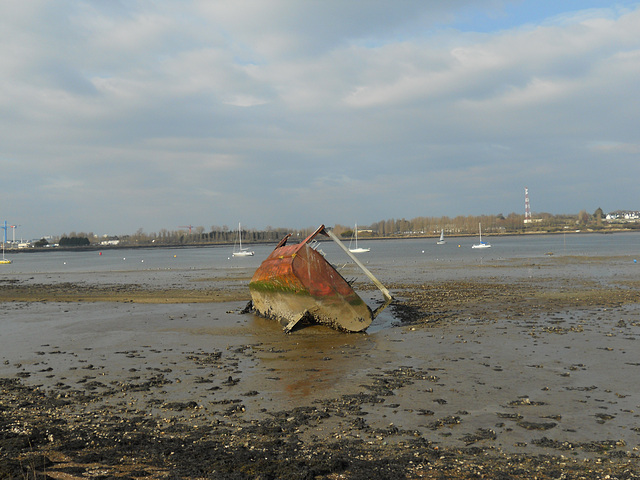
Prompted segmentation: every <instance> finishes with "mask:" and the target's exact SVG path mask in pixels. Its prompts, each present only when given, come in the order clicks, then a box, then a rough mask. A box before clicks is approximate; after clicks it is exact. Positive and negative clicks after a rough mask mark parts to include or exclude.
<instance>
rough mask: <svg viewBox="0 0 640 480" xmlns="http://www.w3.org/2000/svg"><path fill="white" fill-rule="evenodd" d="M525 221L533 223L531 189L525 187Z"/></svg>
mask: <svg viewBox="0 0 640 480" xmlns="http://www.w3.org/2000/svg"><path fill="white" fill-rule="evenodd" d="M524 223H531V204H530V203H529V189H528V188H527V187H524Z"/></svg>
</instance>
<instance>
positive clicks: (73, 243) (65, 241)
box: [45, 237, 91, 247]
mask: <svg viewBox="0 0 640 480" xmlns="http://www.w3.org/2000/svg"><path fill="white" fill-rule="evenodd" d="M45 241H46V240H45ZM58 244H59V245H60V246H61V247H87V246H89V245H90V244H91V242H89V239H88V238H87V237H62V238H61V239H60V241H59V242H58Z"/></svg>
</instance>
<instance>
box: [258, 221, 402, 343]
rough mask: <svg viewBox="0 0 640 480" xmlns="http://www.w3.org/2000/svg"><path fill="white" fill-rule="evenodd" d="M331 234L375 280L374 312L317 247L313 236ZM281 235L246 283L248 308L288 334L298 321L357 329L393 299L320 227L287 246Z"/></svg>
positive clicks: (322, 226) (330, 232) (370, 320)
mask: <svg viewBox="0 0 640 480" xmlns="http://www.w3.org/2000/svg"><path fill="white" fill-rule="evenodd" d="M318 235H325V236H328V237H330V238H332V239H333V240H334V241H335V242H336V243H337V244H338V245H339V246H340V247H341V248H342V249H343V250H344V251H345V252H346V253H347V255H349V257H350V258H351V259H352V260H353V261H354V262H355V263H356V264H357V265H358V266H359V267H360V268H361V269H362V270H363V271H364V272H365V274H366V275H367V276H368V277H369V278H370V279H371V280H372V281H373V282H374V283H375V284H376V286H377V287H378V288H379V289H380V290H381V291H382V293H383V295H384V297H385V300H386V302H385V304H384V305H381V306H380V307H378V308H377V309H376V310H375V311H372V310H371V308H369V306H368V305H367V304H366V303H365V302H364V301H363V300H362V299H361V298H360V296H359V295H358V294H357V293H356V292H355V291H354V290H353V288H352V287H351V285H350V284H349V282H347V281H346V280H345V279H344V278H343V277H342V275H340V273H338V271H337V270H336V269H335V268H334V267H333V266H332V265H331V264H330V263H329V262H328V261H327V260H326V259H325V257H324V255H323V254H322V253H321V252H319V251H318V249H317V241H314V240H315V238H316V236H318ZM290 236H291V234H289V235H287V236H285V237H284V238H283V239H282V240H281V241H280V243H278V245H277V246H276V247H275V249H274V250H273V252H271V254H270V255H269V256H268V257H267V258H266V259H265V260H264V261H263V262H262V264H261V265H260V267H258V269H257V270H256V272H255V273H254V274H253V278H252V279H251V282H250V283H249V290H250V292H251V299H252V303H253V309H254V311H255V312H257V313H258V314H259V315H261V316H264V317H268V318H273V319H276V320H278V321H279V322H281V323H282V324H283V325H285V327H284V330H285V332H290V331H291V330H292V329H293V328H294V327H295V325H296V324H297V323H298V322H300V321H301V320H306V321H310V322H314V323H319V324H323V325H328V326H330V327H333V328H335V329H337V330H341V331H345V332H362V331H364V330H365V329H366V328H367V327H368V326H369V325H371V322H372V321H373V319H374V318H375V316H376V315H377V314H378V313H379V312H380V311H382V309H383V308H384V307H386V306H387V305H388V304H389V303H390V302H391V300H392V297H391V295H390V294H389V292H388V291H387V289H386V288H385V287H384V286H383V285H382V284H381V283H380V282H379V281H378V280H377V279H376V278H375V277H374V276H373V274H371V272H369V270H367V268H366V267H365V266H364V265H362V263H361V262H360V261H359V260H358V259H357V258H356V257H355V255H353V254H352V253H351V252H349V250H348V249H347V247H345V246H344V245H343V244H342V242H341V241H340V240H339V239H338V237H336V235H335V234H334V233H333V232H332V231H331V230H326V229H325V227H324V225H321V226H320V227H319V228H318V229H317V230H316V231H315V232H313V233H312V234H311V235H309V236H308V237H307V238H305V239H304V240H303V241H302V242H300V243H298V244H293V245H287V240H288V239H289V237H290Z"/></svg>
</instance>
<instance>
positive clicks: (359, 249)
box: [349, 223, 371, 253]
mask: <svg viewBox="0 0 640 480" xmlns="http://www.w3.org/2000/svg"><path fill="white" fill-rule="evenodd" d="M355 232H356V246H355V248H351V245H349V251H350V252H351V253H365V252H370V251H371V249H370V248H362V247H358V224H357V223H356V228H355Z"/></svg>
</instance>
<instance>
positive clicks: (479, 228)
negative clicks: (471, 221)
mask: <svg viewBox="0 0 640 480" xmlns="http://www.w3.org/2000/svg"><path fill="white" fill-rule="evenodd" d="M478 230H479V231H480V243H476V244H475V245H472V246H471V248H491V244H490V243H486V242H483V241H482V223H478Z"/></svg>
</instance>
